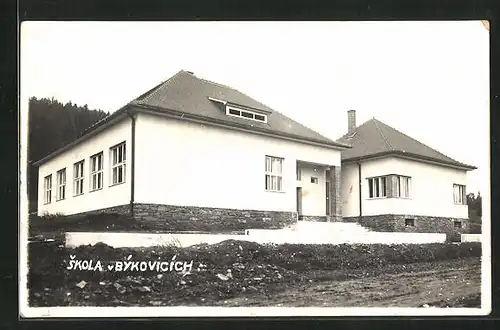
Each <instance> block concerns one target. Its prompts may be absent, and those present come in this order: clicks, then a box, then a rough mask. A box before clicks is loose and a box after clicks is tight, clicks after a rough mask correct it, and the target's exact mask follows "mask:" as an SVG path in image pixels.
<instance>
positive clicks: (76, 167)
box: [73, 159, 85, 197]
mask: <svg viewBox="0 0 500 330" xmlns="http://www.w3.org/2000/svg"><path fill="white" fill-rule="evenodd" d="M78 174H80V176H78ZM84 184H85V159H82V160H80V161H79V162H76V163H74V164H73V197H76V196H80V195H83V194H84V191H83V185H84ZM78 188H80V190H81V192H78Z"/></svg>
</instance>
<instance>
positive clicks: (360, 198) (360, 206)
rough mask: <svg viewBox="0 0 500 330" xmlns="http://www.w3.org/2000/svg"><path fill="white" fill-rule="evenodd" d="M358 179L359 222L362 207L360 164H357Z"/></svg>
mask: <svg viewBox="0 0 500 330" xmlns="http://www.w3.org/2000/svg"><path fill="white" fill-rule="evenodd" d="M358 178H359V187H358V189H359V219H358V222H361V217H362V215H363V206H362V200H363V198H362V197H361V196H362V190H361V163H360V162H358Z"/></svg>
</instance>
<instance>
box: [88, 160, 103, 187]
mask: <svg viewBox="0 0 500 330" xmlns="http://www.w3.org/2000/svg"><path fill="white" fill-rule="evenodd" d="M102 175H103V174H102V152H101V153H98V154H97V155H94V156H92V157H90V191H94V190H98V189H102Z"/></svg>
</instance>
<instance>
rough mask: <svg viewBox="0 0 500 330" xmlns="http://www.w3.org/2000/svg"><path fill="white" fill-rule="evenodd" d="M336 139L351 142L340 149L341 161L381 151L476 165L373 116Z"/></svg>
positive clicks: (366, 157)
mask: <svg viewBox="0 0 500 330" xmlns="http://www.w3.org/2000/svg"><path fill="white" fill-rule="evenodd" d="M337 142H340V143H347V144H350V145H351V146H352V148H351V149H348V150H344V151H342V161H343V162H350V161H356V160H362V159H369V158H373V157H378V156H384V155H400V156H403V157H409V158H416V159H421V160H426V161H431V162H436V163H439V164H443V165H448V166H453V167H459V168H463V169H467V170H473V169H476V167H474V166H471V165H467V164H464V163H461V162H458V161H456V160H454V159H452V158H450V157H448V156H446V155H444V154H442V153H440V152H439V151H437V150H434V149H432V148H431V147H429V146H427V145H425V144H423V143H421V142H418V141H417V140H415V139H413V138H411V137H409V136H408V135H406V134H403V133H401V132H400V131H398V130H396V129H394V128H392V127H390V126H389V125H386V124H384V123H383V122H381V121H380V120H378V119H375V118H373V119H370V120H368V121H366V122H365V123H363V124H362V125H360V126H358V127H356V131H355V134H354V135H352V134H351V136H350V135H349V134H345V135H344V136H342V137H341V138H340V139H338V140H337Z"/></svg>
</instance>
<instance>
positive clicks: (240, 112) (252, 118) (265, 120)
mask: <svg viewBox="0 0 500 330" xmlns="http://www.w3.org/2000/svg"><path fill="white" fill-rule="evenodd" d="M231 110H233V111H237V112H238V113H239V114H234V113H231ZM243 113H247V114H249V115H251V117H244V116H243ZM226 115H228V116H233V117H238V118H243V119H248V120H253V121H256V122H259V123H267V115H264V114H262V113H258V112H254V111H251V110H246V109H241V108H236V107H231V106H226ZM256 116H261V117H262V118H263V120H260V119H256Z"/></svg>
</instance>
